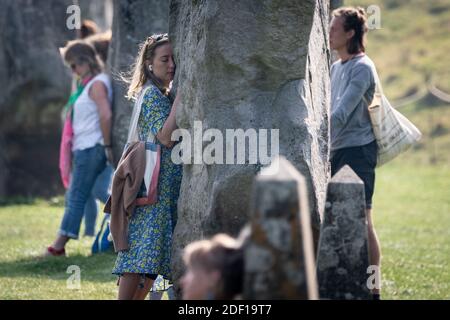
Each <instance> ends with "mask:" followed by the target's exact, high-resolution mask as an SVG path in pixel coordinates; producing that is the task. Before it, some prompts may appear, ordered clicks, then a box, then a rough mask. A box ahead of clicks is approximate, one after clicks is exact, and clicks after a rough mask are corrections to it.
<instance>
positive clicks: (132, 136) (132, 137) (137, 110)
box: [127, 86, 156, 143]
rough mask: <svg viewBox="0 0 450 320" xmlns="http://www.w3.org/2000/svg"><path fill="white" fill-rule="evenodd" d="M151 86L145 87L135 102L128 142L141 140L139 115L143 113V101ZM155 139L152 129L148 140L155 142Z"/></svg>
mask: <svg viewBox="0 0 450 320" xmlns="http://www.w3.org/2000/svg"><path fill="white" fill-rule="evenodd" d="M149 88H150V86H145V87H143V88H142V90H141V92H140V93H139V96H138V98H137V99H136V101H135V102H134V107H133V113H132V115H131V120H130V127H129V129H128V139H127V143H130V142H134V141H139V135H138V130H137V129H138V121H139V115H140V114H141V108H142V102H143V101H144V96H145V94H146V93H147V90H148V89H149ZM155 140H156V137H155V136H154V135H153V133H152V132H151V131H150V132H149V134H148V139H147V141H151V142H155Z"/></svg>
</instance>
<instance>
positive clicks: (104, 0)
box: [73, 0, 114, 31]
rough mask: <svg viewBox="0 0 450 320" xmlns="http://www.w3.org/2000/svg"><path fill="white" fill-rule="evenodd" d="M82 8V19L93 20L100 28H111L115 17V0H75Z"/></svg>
mask: <svg viewBox="0 0 450 320" xmlns="http://www.w3.org/2000/svg"><path fill="white" fill-rule="evenodd" d="M73 2H74V4H77V3H78V5H79V6H80V8H81V19H82V20H84V19H90V20H93V21H94V22H95V23H96V24H97V26H98V27H99V28H100V30H103V31H105V30H108V29H110V28H111V23H112V18H113V11H114V9H113V2H114V1H113V0H94V1H92V0H73Z"/></svg>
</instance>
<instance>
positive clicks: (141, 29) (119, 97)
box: [108, 0, 169, 162]
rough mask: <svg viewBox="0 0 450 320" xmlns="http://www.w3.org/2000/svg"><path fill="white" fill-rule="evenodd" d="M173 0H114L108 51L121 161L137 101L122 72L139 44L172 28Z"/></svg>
mask: <svg viewBox="0 0 450 320" xmlns="http://www.w3.org/2000/svg"><path fill="white" fill-rule="evenodd" d="M168 19H169V1H159V0H117V1H114V18H113V27H112V41H111V46H110V48H109V53H108V68H109V71H110V73H111V74H112V76H113V89H114V101H113V130H112V143H113V152H114V159H115V161H116V162H117V161H119V159H120V156H121V154H122V151H123V147H124V145H125V142H126V139H127V134H128V127H129V122H130V118H131V112H132V109H133V102H132V101H129V100H127V99H126V98H125V95H126V90H127V85H126V84H125V83H124V82H123V81H120V79H119V78H120V77H119V74H121V73H122V74H123V73H126V72H128V71H129V70H130V68H131V66H132V65H133V63H134V61H135V58H136V56H137V54H138V51H139V44H140V43H141V42H142V41H144V40H145V39H146V38H147V37H149V36H151V35H152V34H154V33H164V32H168V29H169V25H168Z"/></svg>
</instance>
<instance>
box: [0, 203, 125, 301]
mask: <svg viewBox="0 0 450 320" xmlns="http://www.w3.org/2000/svg"><path fill="white" fill-rule="evenodd" d="M62 213H63V207H62V206H61V205H60V204H57V205H55V204H51V203H49V202H46V201H43V200H38V201H36V202H35V203H32V204H26V205H9V206H3V207H0V251H1V254H0V299H114V298H115V297H116V295H117V286H116V277H115V276H113V275H112V274H111V270H112V266H113V263H114V260H115V255H114V254H112V253H111V254H99V255H95V256H90V246H91V244H92V242H93V239H92V238H81V240H80V241H71V242H69V244H68V246H67V251H68V258H56V257H55V258H54V257H52V258H49V259H45V260H42V259H37V258H36V256H38V255H39V254H40V253H41V252H43V251H44V249H45V247H46V246H47V245H49V244H50V243H51V241H52V240H53V237H54V235H55V234H56V231H57V229H58V227H59V223H60V221H61V217H62ZM81 234H83V233H82V232H81ZM71 265H76V266H79V267H80V271H81V273H80V277H81V289H80V290H76V289H70V288H68V287H67V280H68V278H69V277H70V276H71V274H72V273H70V274H69V273H67V269H68V267H69V266H71Z"/></svg>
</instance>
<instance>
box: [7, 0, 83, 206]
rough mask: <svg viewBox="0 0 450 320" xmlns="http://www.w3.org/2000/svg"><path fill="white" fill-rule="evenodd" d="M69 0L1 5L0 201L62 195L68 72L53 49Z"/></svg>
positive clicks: (60, 38) (60, 39)
mask: <svg viewBox="0 0 450 320" xmlns="http://www.w3.org/2000/svg"><path fill="white" fill-rule="evenodd" d="M70 4H71V1H69V0H67V1H66V0H61V1H60V0H49V1H39V0H34V1H33V0H16V1H5V0H3V1H1V10H0V88H1V91H0V154H1V155H0V167H1V170H0V197H7V196H13V195H21V196H26V195H33V196H39V195H42V196H49V195H54V194H56V193H61V192H62V184H61V182H60V178H59V171H58V152H59V141H60V134H61V133H60V132H61V119H60V111H61V107H62V106H63V105H64V104H65V103H66V101H67V98H68V96H69V94H70V79H71V76H70V71H69V69H68V68H65V67H64V65H63V62H62V59H61V57H60V54H59V51H58V47H60V46H63V45H64V44H65V42H66V41H67V40H69V39H71V38H73V37H74V36H75V31H70V30H69V29H67V27H66V18H67V17H68V16H67V15H66V9H67V7H68V6H69V5H70Z"/></svg>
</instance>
